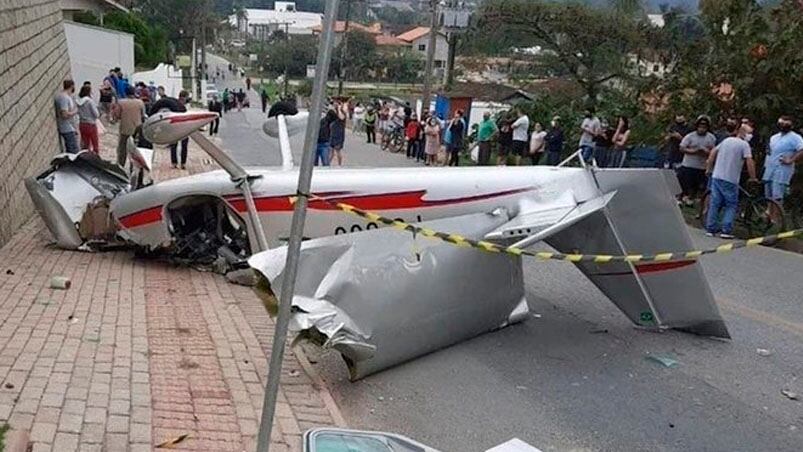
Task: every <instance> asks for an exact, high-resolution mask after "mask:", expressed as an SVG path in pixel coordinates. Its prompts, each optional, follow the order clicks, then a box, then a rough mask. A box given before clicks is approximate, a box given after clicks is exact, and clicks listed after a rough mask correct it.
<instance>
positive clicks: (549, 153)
mask: <svg viewBox="0 0 803 452" xmlns="http://www.w3.org/2000/svg"><path fill="white" fill-rule="evenodd" d="M563 140H564V138H563V129H562V128H561V127H560V117H559V116H555V117H554V118H552V123H551V124H550V127H549V131H548V132H547V133H546V136H545V137H544V142H545V143H546V164H547V165H549V166H556V165H557V164H559V163H560V155H561V153H563Z"/></svg>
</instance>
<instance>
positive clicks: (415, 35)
mask: <svg viewBox="0 0 803 452" xmlns="http://www.w3.org/2000/svg"><path fill="white" fill-rule="evenodd" d="M396 39H399V40H401V41H403V42H405V43H407V45H408V46H409V47H410V49H411V50H412V51H413V52H417V53H420V54H421V55H422V56H423V57H424V58H426V56H427V46H429V27H417V28H413V29H412V30H409V31H406V32H404V33H402V34H400V35H398V36H396ZM448 59H449V41H448V40H447V39H446V35H445V34H443V33H438V36H437V37H436V38H435V60H434V65H435V69H436V70H437V69H443V68H445V67H446V60H448Z"/></svg>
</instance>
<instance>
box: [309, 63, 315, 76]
mask: <svg viewBox="0 0 803 452" xmlns="http://www.w3.org/2000/svg"><path fill="white" fill-rule="evenodd" d="M307 78H315V65H314V64H308V65H307Z"/></svg>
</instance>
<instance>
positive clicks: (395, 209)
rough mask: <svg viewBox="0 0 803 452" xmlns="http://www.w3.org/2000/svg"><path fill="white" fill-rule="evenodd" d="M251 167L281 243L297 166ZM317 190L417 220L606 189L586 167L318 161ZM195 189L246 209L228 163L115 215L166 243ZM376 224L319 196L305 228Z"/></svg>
mask: <svg viewBox="0 0 803 452" xmlns="http://www.w3.org/2000/svg"><path fill="white" fill-rule="evenodd" d="M248 172H249V174H252V175H255V176H259V178H258V179H255V180H253V181H252V183H251V191H252V192H253V195H254V200H255V204H256V209H257V211H258V212H259V216H260V220H261V223H262V225H263V229H264V233H265V236H266V238H267V239H268V242H269V244H270V246H271V247H273V246H277V245H279V244H281V243H282V242H283V241H284V240H285V239H286V238H287V237H288V234H289V230H290V222H291V218H292V212H293V205H292V201H291V198H292V197H294V196H296V187H297V183H298V171H282V170H276V169H267V168H248ZM312 194H313V195H314V196H318V197H322V198H326V199H329V200H336V201H338V202H342V203H345V204H350V205H353V206H355V207H358V208H360V209H363V210H367V211H371V212H375V213H378V214H380V215H382V216H385V217H389V218H394V219H401V220H403V221H406V222H411V223H417V222H421V221H428V220H435V219H439V218H447V217H454V216H460V215H466V214H471V213H477V212H490V211H492V210H494V209H497V208H505V209H508V211H509V212H510V213H511V214H516V213H517V212H518V211H519V209H521V208H523V207H535V206H538V208H539V209H538V210H540V209H543V208H548V207H549V206H551V205H555V206H559V205H560V206H563V205H567V204H569V203H571V204H573V203H575V202H582V201H586V200H588V199H591V198H593V197H595V196H598V195H599V191H598V189H597V188H596V186H595V184H594V181H593V177H592V175H591V174H590V173H589V172H588V171H587V170H584V169H582V168H556V167H474V168H443V167H434V168H433V167H430V168H426V167H425V168H382V169H334V168H322V169H321V168H317V169H316V170H315V171H314V173H313V178H312ZM192 196H214V197H218V198H220V199H222V200H224V201H225V202H226V204H227V206H229V207H230V209H231V210H232V211H233V212H236V213H237V214H239V215H241V216H246V215H247V208H246V205H245V201H244V198H243V194H242V192H241V191H240V189H239V188H238V187H237V186H236V185H235V184H234V183H233V182H232V181H231V178H230V177H229V175H228V174H227V173H225V172H223V171H214V172H210V173H204V174H198V175H194V176H188V177H184V178H180V179H174V180H170V181H165V182H161V183H158V184H155V185H153V186H151V187H146V188H143V189H140V190H137V191H135V192H132V193H129V194H126V195H123V196H120V197H118V198H116V199H115V200H114V201H113V202H112V215H113V216H114V218H115V219H116V220H117V222H118V223H119V227H120V233H121V235H123V236H124V237H125V238H126V239H128V240H130V241H132V242H134V243H137V244H140V245H144V246H148V247H151V248H157V247H161V246H167V245H169V244H170V242H171V240H172V237H171V234H170V230H171V229H170V224H169V215H168V214H167V211H166V209H168V208H169V206H170V204H171V203H172V202H174V201H176V200H178V199H181V198H185V197H192ZM377 227H379V225H377V224H375V223H372V222H367V221H364V220H363V219H362V218H359V217H357V216H354V215H351V214H348V213H345V212H342V211H339V210H337V209H335V208H334V207H333V206H332V205H330V204H328V203H325V202H322V201H315V200H314V199H313V200H312V201H311V202H310V205H309V210H308V214H307V221H306V226H305V229H304V235H305V237H308V238H318V237H325V236H330V235H337V234H344V233H350V232H358V231H361V230H366V229H373V228H377ZM446 232H448V231H446Z"/></svg>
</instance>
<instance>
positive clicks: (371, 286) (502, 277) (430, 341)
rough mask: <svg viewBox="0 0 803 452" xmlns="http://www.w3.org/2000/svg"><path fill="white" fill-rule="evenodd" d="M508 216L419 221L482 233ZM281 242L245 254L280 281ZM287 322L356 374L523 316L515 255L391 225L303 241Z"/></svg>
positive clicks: (470, 234)
mask: <svg viewBox="0 0 803 452" xmlns="http://www.w3.org/2000/svg"><path fill="white" fill-rule="evenodd" d="M507 221H508V216H507V215H506V214H503V213H499V214H473V215H467V216H462V217H454V218H448V219H443V220H438V221H432V222H428V223H425V225H426V227H429V228H432V229H435V230H441V231H452V232H454V233H457V234H461V235H463V236H466V237H469V238H481V237H483V236H484V235H485V234H487V233H488V232H490V231H492V230H494V229H496V228H497V227H499V226H501V225H502V224H504V223H505V222H507ZM286 251H287V248H286V247H283V248H279V249H274V250H270V251H266V252H263V253H259V254H257V255H255V256H253V257H252V258H251V259H250V260H249V264H250V265H251V266H252V267H253V268H255V269H256V270H258V271H259V272H260V273H261V274H262V275H264V276H265V277H266V278H267V279H268V280H270V282H271V284H272V286H273V287H280V286H281V284H282V270H283V267H284V264H285V258H286ZM293 310H294V313H293V317H292V321H291V328H292V329H293V330H294V331H298V332H300V333H301V336H304V337H309V338H311V339H313V341H314V342H316V343H318V344H319V345H322V346H324V347H328V348H333V349H335V350H337V351H338V352H340V353H341V354H342V355H343V358H344V359H345V361H346V364H347V365H348V367H349V370H350V374H351V379H352V380H356V379H359V378H362V377H365V376H366V375H369V374H372V373H374V372H378V371H380V370H382V369H386V368H388V367H391V366H394V365H396V364H399V363H402V362H405V361H407V360H410V359H413V358H416V357H418V356H421V355H424V354H427V353H430V352H433V351H435V350H438V349H441V348H444V347H447V346H450V345H452V344H455V343H458V342H461V341H464V340H466V339H469V338H472V337H474V336H477V335H479V334H482V333H485V332H488V331H492V330H495V329H498V328H501V327H503V326H506V325H508V324H510V323H513V322H517V321H521V320H523V319H524V318H526V317H527V314H528V312H529V311H528V309H527V303H526V301H525V300H524V282H523V277H522V267H521V259H520V258H517V257H513V256H509V255H505V254H491V253H480V252H477V251H476V250H472V249H468V248H461V247H456V246H454V245H450V244H447V243H443V242H440V241H437V240H431V239H427V238H424V237H417V238H414V237H413V235H412V233H410V232H407V231H400V230H396V229H390V228H386V229H378V230H371V231H365V232H360V233H355V234H347V235H338V236H333V237H326V238H321V239H316V240H310V241H306V242H304V244H303V247H302V251H301V257H300V259H299V270H298V278H297V280H296V295H295V297H294V299H293Z"/></svg>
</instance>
